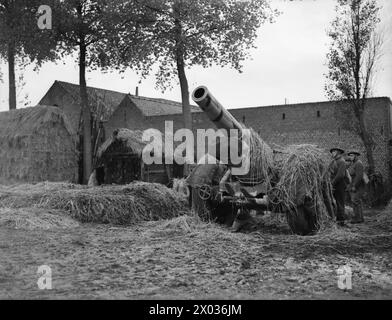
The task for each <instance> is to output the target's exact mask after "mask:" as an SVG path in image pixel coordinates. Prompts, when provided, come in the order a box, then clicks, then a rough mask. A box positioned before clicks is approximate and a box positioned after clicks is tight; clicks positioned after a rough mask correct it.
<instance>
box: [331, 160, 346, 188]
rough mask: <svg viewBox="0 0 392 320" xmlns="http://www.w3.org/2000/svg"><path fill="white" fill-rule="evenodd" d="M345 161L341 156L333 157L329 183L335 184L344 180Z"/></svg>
mask: <svg viewBox="0 0 392 320" xmlns="http://www.w3.org/2000/svg"><path fill="white" fill-rule="evenodd" d="M346 168H347V167H346V162H345V161H344V159H343V157H340V158H338V159H335V160H334V161H333V162H332V164H331V183H332V185H333V186H336V185H337V184H339V183H344V182H345V177H346Z"/></svg>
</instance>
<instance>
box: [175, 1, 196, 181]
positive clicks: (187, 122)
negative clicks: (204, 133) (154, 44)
mask: <svg viewBox="0 0 392 320" xmlns="http://www.w3.org/2000/svg"><path fill="white" fill-rule="evenodd" d="M178 10H179V9H178V8H176V7H174V11H175V12H177V15H179V13H178ZM175 31H176V52H175V54H176V64H177V75H178V79H179V81H180V87H181V99H182V114H183V118H184V126H185V128H186V129H189V130H192V113H191V105H190V102H189V85H188V79H187V77H186V73H185V61H184V55H185V51H184V47H183V43H182V26H181V21H180V20H179V19H175ZM188 173H189V166H188V165H186V164H185V165H184V176H187V175H188Z"/></svg>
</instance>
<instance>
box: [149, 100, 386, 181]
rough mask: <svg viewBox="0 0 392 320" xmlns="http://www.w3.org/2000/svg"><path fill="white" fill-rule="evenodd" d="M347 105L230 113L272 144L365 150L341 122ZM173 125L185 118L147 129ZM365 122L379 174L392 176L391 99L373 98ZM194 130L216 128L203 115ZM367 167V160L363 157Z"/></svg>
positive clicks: (160, 120)
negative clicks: (372, 141) (343, 108)
mask: <svg viewBox="0 0 392 320" xmlns="http://www.w3.org/2000/svg"><path fill="white" fill-rule="evenodd" d="M343 105H344V102H328V101H327V102H319V103H303V104H294V105H278V106H268V107H256V108H241V109H231V110H230V112H231V114H232V115H233V116H234V117H235V118H236V119H237V120H238V121H240V122H243V123H245V125H246V126H247V127H251V128H253V129H255V130H256V131H257V132H258V133H259V134H260V136H261V137H262V138H263V139H264V140H265V141H266V142H267V143H269V144H271V145H273V144H277V145H280V146H286V145H290V144H304V143H309V144H316V145H318V146H319V147H321V148H325V149H327V150H329V149H330V148H331V147H333V146H340V147H343V148H345V149H347V150H349V149H359V150H360V151H362V153H363V154H364V152H365V151H364V148H363V144H362V142H361V140H360V139H359V137H358V136H356V135H355V134H353V133H352V132H350V131H348V130H345V128H344V127H343V126H342V124H341V122H340V121H338V119H337V117H339V115H340V112H339V108H342V106H343ZM168 120H171V121H174V128H175V130H176V129H179V128H181V127H182V126H183V120H182V115H175V116H160V117H150V118H148V121H146V123H145V125H149V126H150V127H152V128H157V129H159V130H161V131H163V129H164V123H165V121H168ZM366 120H367V123H368V125H369V128H371V129H372V130H373V133H374V137H375V141H376V147H375V150H374V157H375V162H376V170H378V171H380V172H381V173H382V174H383V176H384V178H387V177H389V176H390V175H391V169H390V162H391V154H392V153H391V151H392V150H391V148H390V147H389V141H390V139H391V138H392V133H391V102H390V99H389V98H371V99H368V101H367V105H366ZM193 127H194V129H208V128H211V127H213V124H212V123H211V122H210V121H209V120H208V118H207V117H206V116H205V114H204V113H194V114H193ZM362 159H363V161H364V163H365V165H366V164H367V161H366V157H365V156H363V157H362Z"/></svg>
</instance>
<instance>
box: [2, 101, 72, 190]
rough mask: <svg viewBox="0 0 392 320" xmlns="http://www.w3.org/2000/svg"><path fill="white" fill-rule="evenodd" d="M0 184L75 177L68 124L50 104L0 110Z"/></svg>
mask: <svg viewBox="0 0 392 320" xmlns="http://www.w3.org/2000/svg"><path fill="white" fill-rule="evenodd" d="M0 148H1V149H0V184H13V183H20V182H38V181H69V182H75V181H76V178H77V169H78V168H77V154H76V151H75V142H74V139H73V137H72V135H71V129H70V124H69V122H68V120H67V118H66V117H65V115H64V113H63V112H62V111H61V110H60V109H58V108H56V107H51V106H38V107H34V108H25V109H18V110H12V111H7V112H0Z"/></svg>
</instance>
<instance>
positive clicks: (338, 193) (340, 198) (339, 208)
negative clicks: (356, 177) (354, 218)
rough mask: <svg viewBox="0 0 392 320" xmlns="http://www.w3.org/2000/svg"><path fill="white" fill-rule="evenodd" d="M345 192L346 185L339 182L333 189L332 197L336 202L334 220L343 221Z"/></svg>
mask: <svg viewBox="0 0 392 320" xmlns="http://www.w3.org/2000/svg"><path fill="white" fill-rule="evenodd" d="M345 192H346V184H345V183H344V182H339V183H337V184H336V185H335V186H334V187H333V197H334V198H335V201H336V220H337V221H344V219H345V215H344V198H345Z"/></svg>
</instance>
